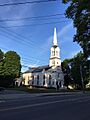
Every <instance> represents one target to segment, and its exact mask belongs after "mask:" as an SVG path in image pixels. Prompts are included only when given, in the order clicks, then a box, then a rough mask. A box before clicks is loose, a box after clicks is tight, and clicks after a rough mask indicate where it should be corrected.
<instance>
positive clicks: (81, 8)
mask: <svg viewBox="0 0 90 120" xmlns="http://www.w3.org/2000/svg"><path fill="white" fill-rule="evenodd" d="M62 1H63V3H64V4H68V3H69V6H68V8H67V9H66V13H65V15H66V17H67V18H69V19H72V20H73V24H74V27H75V28H76V35H75V36H74V41H76V42H77V43H78V44H79V45H80V46H81V47H82V48H83V52H84V56H85V58H87V57H88V56H90V1H89V0H62Z"/></svg>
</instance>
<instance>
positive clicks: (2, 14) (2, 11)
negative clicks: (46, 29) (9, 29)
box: [0, 0, 33, 26]
mask: <svg viewBox="0 0 90 120" xmlns="http://www.w3.org/2000/svg"><path fill="white" fill-rule="evenodd" d="M13 2H16V1H15V0H8V3H13ZM3 3H7V1H6V2H5V0H4V2H3ZM3 3H2V4H3ZM32 15H33V11H32V5H30V6H28V5H17V6H6V7H1V8H0V19H2V20H3V19H13V20H14V19H20V18H24V17H28V16H32ZM25 22H26V21H25V20H16V21H6V22H3V23H2V25H3V26H5V24H6V25H7V26H19V25H23V24H24V23H25Z"/></svg>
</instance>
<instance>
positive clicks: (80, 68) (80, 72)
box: [80, 65, 85, 93]
mask: <svg viewBox="0 0 90 120" xmlns="http://www.w3.org/2000/svg"><path fill="white" fill-rule="evenodd" d="M80 75H81V82H82V91H83V93H85V91H84V80H83V74H82V65H80Z"/></svg>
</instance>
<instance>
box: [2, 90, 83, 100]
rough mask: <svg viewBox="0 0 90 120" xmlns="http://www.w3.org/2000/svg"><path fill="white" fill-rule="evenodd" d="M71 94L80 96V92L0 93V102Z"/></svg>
mask: <svg viewBox="0 0 90 120" xmlns="http://www.w3.org/2000/svg"><path fill="white" fill-rule="evenodd" d="M72 94H82V92H60V93H27V92H22V91H20V92H18V91H12V92H5V93H0V101H2V100H5V101H6V100H14V99H23V98H32V97H40V96H42V97H43V96H53V95H72Z"/></svg>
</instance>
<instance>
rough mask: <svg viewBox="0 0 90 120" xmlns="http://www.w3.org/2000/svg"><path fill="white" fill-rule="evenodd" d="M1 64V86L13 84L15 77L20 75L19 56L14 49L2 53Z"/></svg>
mask: <svg viewBox="0 0 90 120" xmlns="http://www.w3.org/2000/svg"><path fill="white" fill-rule="evenodd" d="M2 64H3V65H2V66H3V68H2V69H1V72H0V73H1V76H2V77H1V78H0V83H1V84H2V86H10V85H13V83H14V80H15V78H17V77H19V76H20V71H21V64H20V56H19V55H18V54H17V53H16V52H14V51H8V52H6V53H5V55H4V59H3V63H2Z"/></svg>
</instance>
